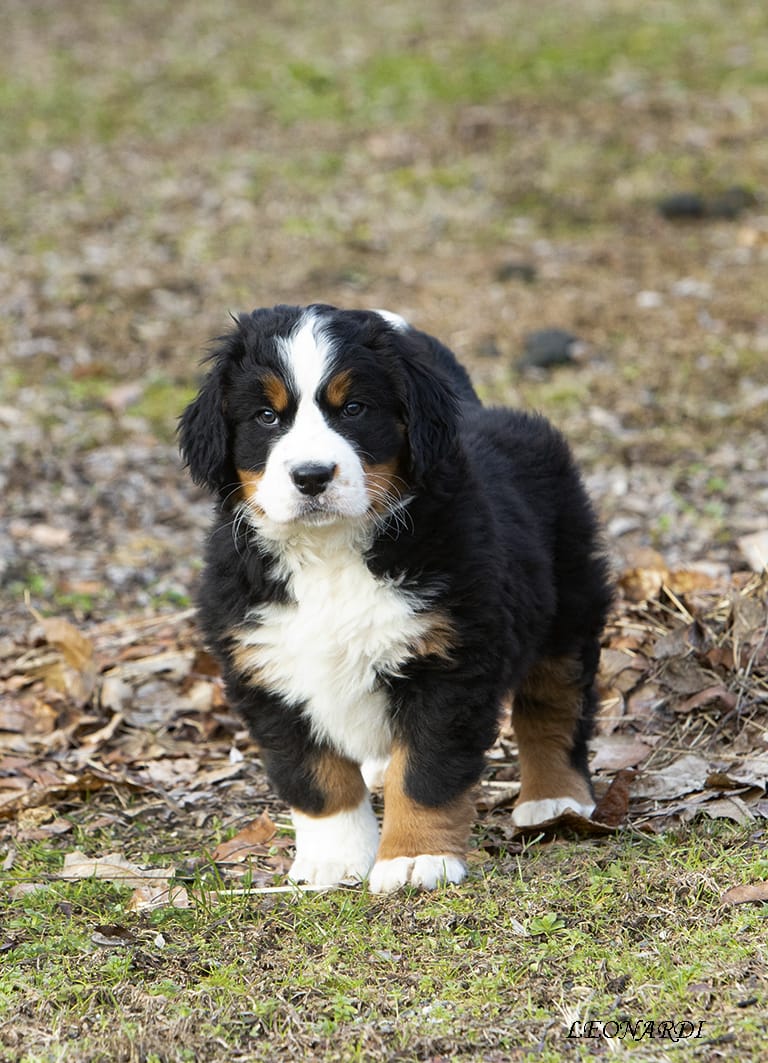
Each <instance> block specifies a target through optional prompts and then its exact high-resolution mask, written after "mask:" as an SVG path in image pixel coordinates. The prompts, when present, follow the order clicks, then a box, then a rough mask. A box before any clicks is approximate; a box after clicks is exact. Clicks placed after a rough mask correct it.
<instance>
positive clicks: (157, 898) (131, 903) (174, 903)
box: [126, 884, 190, 912]
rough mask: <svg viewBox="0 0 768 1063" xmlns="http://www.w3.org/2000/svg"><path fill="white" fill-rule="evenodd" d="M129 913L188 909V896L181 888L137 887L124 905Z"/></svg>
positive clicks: (171, 886) (172, 886) (172, 885)
mask: <svg viewBox="0 0 768 1063" xmlns="http://www.w3.org/2000/svg"><path fill="white" fill-rule="evenodd" d="M126 907H127V908H128V911H129V912H145V911H154V909H155V908H189V907H190V902H189V894H188V893H187V891H186V889H185V888H184V887H183V886H177V885H175V884H171V885H165V886H137V887H136V889H135V890H134V891H133V893H132V894H131V896H130V898H129V900H128V904H127V905H126Z"/></svg>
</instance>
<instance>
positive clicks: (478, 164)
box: [0, 0, 768, 635]
mask: <svg viewBox="0 0 768 1063" xmlns="http://www.w3.org/2000/svg"><path fill="white" fill-rule="evenodd" d="M3 35H4V39H5V45H4V49H3V51H4V58H3V63H2V69H0V141H1V142H2V145H3V151H2V155H1V156H0V305H1V307H2V309H1V311H0V508H1V510H2V521H0V579H2V582H3V596H4V601H5V603H6V604H5V605H4V610H3V615H2V618H0V633H4V634H6V635H7V634H8V633H9V632H10V633H13V632H14V631H17V630H18V629H19V626H20V625H24V624H26V623H27V622H28V613H27V611H26V607H25V605H24V600H25V595H26V596H27V597H28V599H29V601H30V602H31V604H33V605H35V606H37V607H39V608H41V609H44V610H46V611H57V612H71V613H73V614H74V615H75V616H77V617H81V618H82V617H90V616H94V617H103V616H105V615H110V614H114V613H120V612H122V611H129V610H133V611H135V610H150V611H151V610H162V609H167V608H177V607H179V606H183V605H184V604H186V603H187V602H188V601H189V600H190V595H191V593H192V588H193V586H194V580H195V571H196V567H197V565H198V558H199V552H200V542H201V538H202V535H203V529H204V528H205V525H206V523H207V519H208V513H209V503H208V500H207V499H205V498H204V497H203V496H202V495H201V494H200V493H199V492H198V491H197V490H196V489H194V488H193V487H192V486H191V485H190V484H189V483H188V482H187V477H186V474H185V473H184V472H183V470H182V469H181V467H180V465H179V462H178V459H177V456H176V449H175V443H174V431H175V423H176V418H177V417H178V415H179V413H180V412H181V410H182V409H183V407H184V405H185V404H186V402H187V401H188V400H189V399H190V398H191V396H192V395H193V393H194V391H195V388H196V385H197V382H198V380H199V377H200V368H199V361H200V359H201V357H202V356H203V355H204V353H205V348H206V344H207V343H208V341H209V340H210V339H211V338H212V337H215V336H216V335H218V334H220V333H221V332H222V331H223V330H225V329H226V328H227V327H228V323H229V317H228V315H229V314H230V313H236V312H238V311H243V310H250V309H252V308H254V307H256V306H259V305H265V304H273V303H276V302H288V303H302V302H309V301H324V302H331V303H335V304H338V305H344V306H352V307H371V306H373V307H386V308H389V309H391V310H395V311H397V312H398V313H401V314H403V315H404V316H406V317H408V318H409V319H410V320H411V321H412V322H413V323H414V324H415V325H417V326H418V327H420V328H422V329H426V330H427V331H431V332H433V333H435V334H436V335H438V336H439V337H440V338H441V339H442V340H443V341H444V342H446V343H447V344H448V345H450V346H451V347H453V348H454V349H455V350H456V351H457V353H458V354H459V355H460V357H461V358H462V359H463V360H465V361H466V363H467V364H468V365H469V366H470V368H471V370H472V373H473V376H474V378H475V380H476V382H477V385H478V387H479V389H480V391H481V393H482V395H483V396H484V398H485V399H486V400H487V401H489V402H503V403H512V404H520V405H523V406H527V407H534V408H537V409H540V410H542V411H543V412H544V413H546V414H547V415H548V416H549V417H550V418H552V420H554V421H555V422H556V423H557V424H558V425H559V426H560V427H561V428H562V429H563V430H564V431H565V432H566V434H567V435H568V436H569V438H570V439H571V441H572V443H573V445H574V447H575V450H576V452H577V455H578V457H579V459H580V461H581V462H582V463H583V467H584V469H585V475H586V478H587V481H588V484H589V487H590V489H591V490H592V492H593V495H594V497H595V499H596V502H597V504H598V506H599V508H600V510H601V513H602V515H603V517H604V519H605V522H606V526H607V530H608V535H609V540H610V545H611V549H612V551H613V553H614V555H615V556H616V558H617V559H618V560H619V562H624V563H631V562H632V559H633V558H634V557H636V556H637V551H638V550H646V551H647V550H649V549H652V550H655V551H658V552H659V553H661V555H662V556H663V557H664V558H665V559H666V560H667V561H669V563H670V564H682V563H684V564H691V563H705V564H706V565H709V566H715V567H716V568H717V567H718V566H719V567H720V568H723V567H725V566H727V567H730V568H738V567H740V566H744V565H745V560H744V555H743V553H742V551H741V550H740V548H739V540H740V539H741V538H742V537H743V536H746V535H750V534H754V533H759V532H760V530H761V529H763V528H764V527H765V525H766V524H767V523H768V518H767V517H766V512H767V511H768V442H767V441H766V433H765V424H766V417H767V412H768V308H767V306H766V282H767V281H768V7H766V6H765V5H762V4H755V3H753V2H751V0H719V2H716V0H680V2H673V0H642V2H641V0H614V2H610V0H582V3H580V4H578V5H575V4H573V3H571V2H569V0H543V2H540V3H536V4H530V3H527V2H523V0H503V2H501V0H487V2H484V3H483V4H477V3H472V2H469V0H422V2H421V3H420V4H418V5H414V4H413V3H410V2H406V0H382V2H379V3H377V4H374V5H370V4H356V3H352V2H350V0H341V2H339V3H336V4H333V5H320V4H312V3H309V2H301V0H291V2H287V3H283V2H280V3H278V2H276V0H275V2H271V0H265V2H261V3H254V2H246V0H218V2H216V3H213V2H206V0H176V2H173V3H170V2H157V0H131V2H128V3H123V2H118V0H110V2H104V3H98V4H93V3H84V2H80V0H5V2H4V4H3Z"/></svg>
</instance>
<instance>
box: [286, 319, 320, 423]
mask: <svg viewBox="0 0 768 1063" xmlns="http://www.w3.org/2000/svg"><path fill="white" fill-rule="evenodd" d="M277 347H278V351H279V353H280V358H281V360H282V362H283V365H284V366H285V368H286V369H287V370H288V373H289V375H290V377H291V379H292V382H293V384H294V387H295V389H296V397H297V399H298V401H299V406H301V405H302V404H304V403H307V402H309V403H312V402H313V400H314V398H315V396H316V395H317V392H318V391H319V389H320V385H321V383H322V382H323V379H324V377H325V376H326V374H327V372H328V368H329V364H330V360H331V356H332V354H333V347H332V344H331V342H330V340H329V338H328V336H327V334H326V333H325V332H324V331H323V329H322V328H321V327H320V325H319V322H318V320H317V317H316V316H315V315H314V314H305V315H304V317H303V318H302V319H301V321H300V323H299V326H298V328H297V329H296V330H295V331H294V332H292V333H291V335H290V336H280V337H279V338H278V340H277Z"/></svg>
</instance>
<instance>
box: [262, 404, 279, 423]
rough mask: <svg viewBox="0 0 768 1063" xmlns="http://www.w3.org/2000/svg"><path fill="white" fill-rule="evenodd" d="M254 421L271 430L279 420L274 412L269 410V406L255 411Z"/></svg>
mask: <svg viewBox="0 0 768 1063" xmlns="http://www.w3.org/2000/svg"><path fill="white" fill-rule="evenodd" d="M256 420H257V421H258V422H259V424H263V425H266V427H267V428H272V427H274V425H276V424H277V423H278V422H279V420H280V418H279V417H278V416H277V414H276V413H275V411H274V410H271V409H270V408H269V406H265V407H264V409H262V410H257V411H256Z"/></svg>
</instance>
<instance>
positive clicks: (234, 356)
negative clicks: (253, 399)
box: [178, 325, 243, 492]
mask: <svg viewBox="0 0 768 1063" xmlns="http://www.w3.org/2000/svg"><path fill="white" fill-rule="evenodd" d="M242 354H243V338H242V325H241V326H240V328H239V329H238V330H235V331H233V332H231V333H230V334H229V335H227V336H223V337H222V338H221V341H220V343H219V346H218V347H216V348H215V349H214V351H213V353H212V354H211V355H210V360H213V361H214V366H213V368H212V369H211V370H210V372H209V373H208V375H207V376H206V378H205V380H204V381H203V384H202V387H201V388H200V392H199V394H198V396H197V398H196V399H194V401H193V402H191V403H190V404H189V406H187V408H186V410H185V411H184V413H183V414H182V415H181V417H180V418H179V428H178V435H179V449H180V450H181V454H182V457H183V458H184V462H185V464H186V466H187V468H188V469H189V472H190V475H191V477H192V479H193V480H194V481H195V483H197V484H201V485H202V486H204V487H208V488H209V489H210V490H211V491H218V492H224V491H225V489H227V490H228V489H229V487H230V486H231V485H232V484H233V483H234V481H235V480H236V477H237V473H236V471H235V467H234V463H233V461H232V455H231V449H230V443H231V440H230V432H229V424H228V421H227V413H226V409H225V395H224V387H225V384H226V380H227V375H228V369H229V367H230V365H231V364H232V362H233V361H237V360H238V359H239V358H241V357H242Z"/></svg>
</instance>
